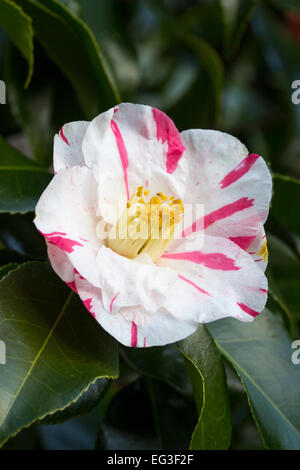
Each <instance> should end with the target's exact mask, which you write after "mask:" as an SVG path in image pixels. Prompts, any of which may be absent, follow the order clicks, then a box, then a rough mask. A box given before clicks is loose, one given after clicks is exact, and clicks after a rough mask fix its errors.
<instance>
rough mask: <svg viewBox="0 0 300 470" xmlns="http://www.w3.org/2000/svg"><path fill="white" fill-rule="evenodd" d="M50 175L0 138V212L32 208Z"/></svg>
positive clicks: (21, 210) (29, 209) (22, 210)
mask: <svg viewBox="0 0 300 470" xmlns="http://www.w3.org/2000/svg"><path fill="white" fill-rule="evenodd" d="M50 180H51V175H50V174H49V173H48V171H46V170H44V169H43V168H40V167H39V166H37V165H36V164H35V163H34V162H32V161H30V160H29V159H28V158H26V157H24V156H23V155H22V154H21V153H20V152H19V151H18V150H16V149H15V148H14V147H11V146H10V145H9V144H8V143H7V142H6V141H5V140H4V139H3V138H2V137H0V212H11V213H15V212H21V213H25V212H29V211H33V210H34V208H35V206H36V203H37V201H38V199H39V197H40V195H41V194H42V192H43V190H44V189H45V188H46V186H47V185H48V184H49V182H50Z"/></svg>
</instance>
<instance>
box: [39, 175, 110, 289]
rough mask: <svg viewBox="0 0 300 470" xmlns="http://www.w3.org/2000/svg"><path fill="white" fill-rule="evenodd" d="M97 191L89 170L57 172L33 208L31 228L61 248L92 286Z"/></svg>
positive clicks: (95, 272) (96, 244) (94, 273)
mask: <svg viewBox="0 0 300 470" xmlns="http://www.w3.org/2000/svg"><path fill="white" fill-rule="evenodd" d="M96 209H97V189H96V181H95V179H94V176H93V173H92V170H90V169H88V168H86V167H78V166H74V167H72V168H70V169H62V170H61V171H59V173H57V174H56V175H55V176H54V178H53V179H52V181H51V182H50V184H49V185H48V187H47V188H46V190H45V191H44V193H43V194H42V196H41V198H40V200H39V202H38V204H37V206H36V218H35V225H36V227H37V228H38V230H39V231H40V232H41V233H42V234H43V235H44V237H45V238H46V239H47V240H48V241H49V242H50V243H51V244H54V245H56V246H58V247H59V248H61V249H62V250H63V251H64V252H65V253H66V255H67V257H68V258H69V260H70V261H71V263H72V264H73V266H74V267H75V268H76V269H77V271H78V272H80V274H82V275H83V276H84V277H85V278H86V279H89V280H90V281H91V282H92V283H93V282H96V281H97V278H98V276H97V266H96V256H97V253H98V250H99V248H100V246H101V245H102V241H101V240H99V239H98V238H97V236H96V225H97V217H96Z"/></svg>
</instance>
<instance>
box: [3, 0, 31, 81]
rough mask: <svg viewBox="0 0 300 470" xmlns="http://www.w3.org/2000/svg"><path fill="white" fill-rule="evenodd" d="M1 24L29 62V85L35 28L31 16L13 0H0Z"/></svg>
mask: <svg viewBox="0 0 300 470" xmlns="http://www.w3.org/2000/svg"><path fill="white" fill-rule="evenodd" d="M0 26H2V28H3V29H5V31H6V32H7V34H8V36H9V38H10V39H11V41H12V42H13V43H14V44H15V46H17V48H18V49H19V50H20V51H21V53H22V55H23V56H24V57H25V59H26V60H27V63H28V75H27V80H26V83H25V86H28V85H29V82H30V79H31V76H32V73H33V29H32V24H31V18H30V17H29V16H28V15H26V14H25V13H24V11H23V10H22V8H20V7H19V6H18V5H16V4H15V2H13V1H11V0H2V1H1V2H0Z"/></svg>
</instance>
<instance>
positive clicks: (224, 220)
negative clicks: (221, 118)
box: [181, 130, 272, 245]
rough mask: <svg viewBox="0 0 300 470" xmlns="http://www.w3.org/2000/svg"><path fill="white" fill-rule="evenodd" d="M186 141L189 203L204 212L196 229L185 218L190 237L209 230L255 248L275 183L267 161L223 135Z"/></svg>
mask: <svg viewBox="0 0 300 470" xmlns="http://www.w3.org/2000/svg"><path fill="white" fill-rule="evenodd" d="M181 137H182V141H183V143H184V146H185V147H186V149H187V150H186V152H185V155H184V157H185V158H186V159H187V161H188V163H189V185H188V187H187V192H186V195H185V197H184V203H185V205H187V204H188V203H191V204H202V205H203V209H204V211H203V213H204V216H202V215H200V217H199V218H198V219H197V220H194V221H193V222H194V225H192V224H191V223H190V220H188V221H187V216H185V226H184V234H185V235H186V236H187V235H189V234H191V233H192V232H194V231H199V230H203V229H205V230H206V233H208V234H210V235H215V236H223V237H227V238H235V239H236V240H234V241H238V238H240V244H243V242H244V244H245V242H246V241H247V243H248V245H249V244H250V243H251V241H252V240H254V238H255V237H256V236H257V234H258V232H259V230H260V228H261V226H262V224H263V223H264V221H265V220H266V218H267V215H268V210H269V204H270V199H271V191H272V179H271V175H270V172H269V170H268V168H267V165H266V164H265V162H264V160H263V159H262V158H261V157H259V156H258V155H255V154H251V155H248V151H247V149H246V147H245V146H244V145H242V144H241V142H239V140H237V139H236V138H234V137H232V136H230V135H228V134H225V133H222V132H218V131H211V130H190V131H184V132H182V133H181ZM187 213H188V211H187ZM243 237H244V239H243ZM245 237H247V240H246V238H245Z"/></svg>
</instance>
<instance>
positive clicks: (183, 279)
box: [178, 274, 212, 297]
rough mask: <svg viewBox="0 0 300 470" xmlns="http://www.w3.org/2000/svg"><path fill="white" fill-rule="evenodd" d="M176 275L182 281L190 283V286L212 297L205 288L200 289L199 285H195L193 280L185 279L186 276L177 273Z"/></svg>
mask: <svg viewBox="0 0 300 470" xmlns="http://www.w3.org/2000/svg"><path fill="white" fill-rule="evenodd" d="M178 277H179V279H181V280H182V281H185V282H187V283H188V284H190V285H191V286H193V287H195V289H197V290H198V291H199V292H201V293H202V294H206V295H209V296H210V297H212V295H211V294H210V293H209V292H206V290H204V289H202V288H201V287H199V286H197V284H195V283H194V282H192V281H190V280H189V279H187V278H186V277H183V276H181V274H178Z"/></svg>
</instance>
